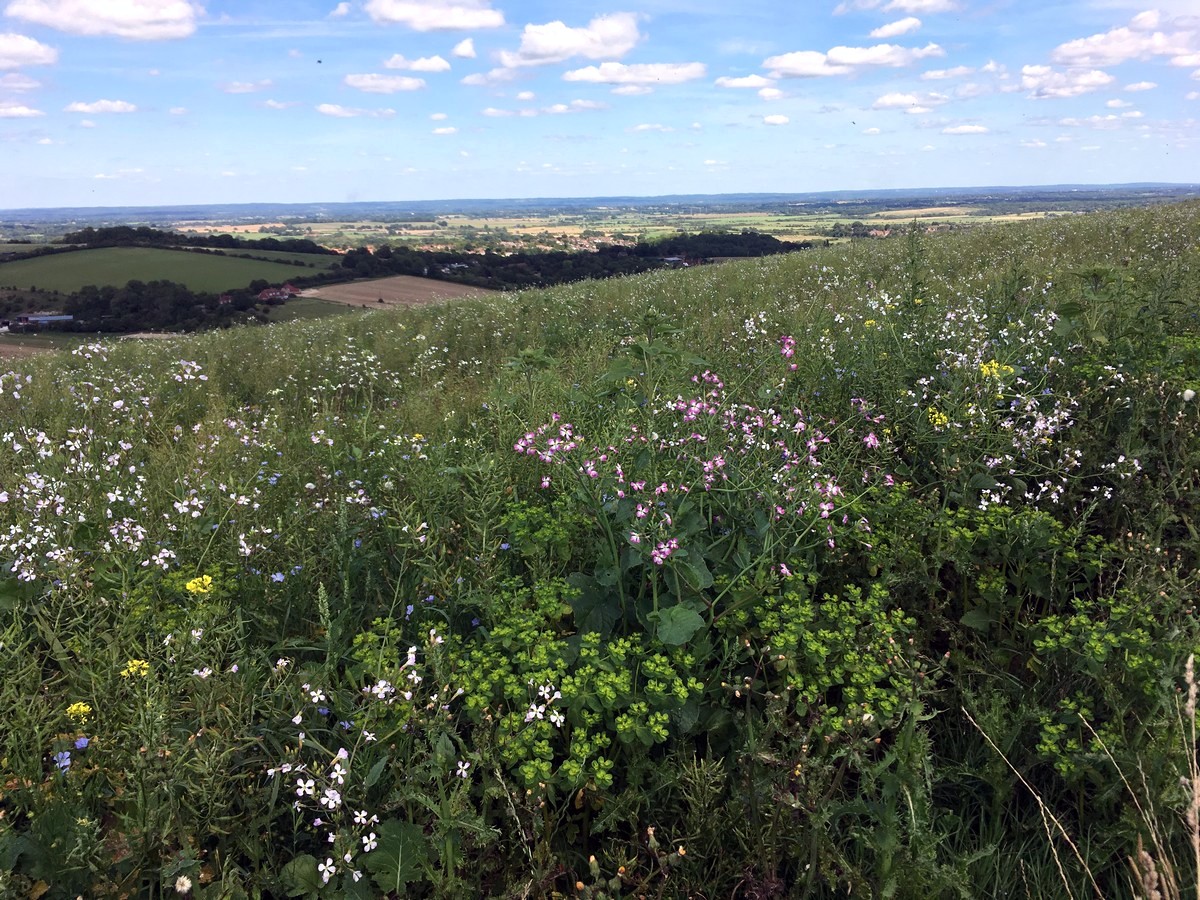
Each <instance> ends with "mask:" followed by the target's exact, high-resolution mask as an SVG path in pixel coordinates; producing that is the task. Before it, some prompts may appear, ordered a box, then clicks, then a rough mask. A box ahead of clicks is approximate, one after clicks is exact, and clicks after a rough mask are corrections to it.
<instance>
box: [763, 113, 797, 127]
mask: <svg viewBox="0 0 1200 900" xmlns="http://www.w3.org/2000/svg"><path fill="white" fill-rule="evenodd" d="M790 121H791V119H789V118H788V117H787V116H778V115H776V116H763V124H764V125H786V124H787V123H788V122H790Z"/></svg>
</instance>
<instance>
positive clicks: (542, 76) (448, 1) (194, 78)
mask: <svg viewBox="0 0 1200 900" xmlns="http://www.w3.org/2000/svg"><path fill="white" fill-rule="evenodd" d="M0 160H2V162H0V208H7V209H12V208H21V207H58V206H135V205H139V206H140V205H175V204H200V203H234V202H247V203H252V202H285V203H286V202H337V201H372V200H430V199H455V198H515V197H600V196H653V195H660V194H679V193H682V194H711V193H742V192H771V193H775V192H807V191H831V190H865V189H880V188H917V187H941V186H945V187H951V186H954V187H969V186H978V185H1035V184H1063V183H1088V184H1107V183H1124V182H1136V181H1163V182H1180V183H1183V182H1189V183H1190V182H1197V181H1200V4H1196V2H1195V0H1160V2H1159V3H1158V5H1156V6H1148V5H1146V4H1145V3H1144V2H1139V0H1063V2H1054V0H830V2H824V0H816V2H811V0H792V2H780V0H629V2H625V0H575V2H572V3H569V4H568V3H563V2H553V3H551V2H548V0H349V2H335V0H287V2H283V0H206V2H204V3H199V2H191V0H0Z"/></svg>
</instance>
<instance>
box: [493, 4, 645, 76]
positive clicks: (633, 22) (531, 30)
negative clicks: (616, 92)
mask: <svg viewBox="0 0 1200 900" xmlns="http://www.w3.org/2000/svg"><path fill="white" fill-rule="evenodd" d="M637 20H638V17H637V16H636V15H635V14H633V13H624V12H622V13H612V14H611V15H607V16H597V17H596V18H594V19H592V21H590V22H589V23H588V24H587V25H586V26H585V27H583V28H571V27H569V26H567V25H565V24H564V23H562V22H558V21H556V22H547V23H546V24H545V25H526V26H525V30H524V31H523V32H522V33H521V46H520V47H519V48H518V49H517V51H516V52H515V53H513V52H510V51H508V50H502V51H501V52H500V63H501V65H504V66H508V67H510V68H514V67H519V66H541V65H546V64H547V63H556V62H562V61H563V60H566V59H570V58H571V57H573V56H582V57H584V58H585V59H609V60H611V59H617V58H619V57H622V56H624V55H625V54H626V53H628V52H629V51H630V50H632V49H633V48H634V47H635V46H636V45H637V42H638V41H639V40H641V34H640V33H639V32H638V26H637Z"/></svg>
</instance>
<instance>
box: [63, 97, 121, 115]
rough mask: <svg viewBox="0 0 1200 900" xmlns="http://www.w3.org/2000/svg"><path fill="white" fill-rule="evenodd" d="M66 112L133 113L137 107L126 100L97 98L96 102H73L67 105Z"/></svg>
mask: <svg viewBox="0 0 1200 900" xmlns="http://www.w3.org/2000/svg"><path fill="white" fill-rule="evenodd" d="M65 111H66V112H76V113H87V114H88V115H95V114H96V113H131V112H137V107H136V106H134V105H133V104H132V103H126V102H125V101H124V100H97V101H96V102H95V103H79V102H76V103H72V104H70V105H69V106H67V107H66V110H65Z"/></svg>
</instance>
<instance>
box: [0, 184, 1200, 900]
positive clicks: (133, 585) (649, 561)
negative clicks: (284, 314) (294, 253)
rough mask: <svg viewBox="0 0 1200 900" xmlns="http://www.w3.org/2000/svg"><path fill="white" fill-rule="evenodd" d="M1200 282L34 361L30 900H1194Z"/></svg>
mask: <svg viewBox="0 0 1200 900" xmlns="http://www.w3.org/2000/svg"><path fill="white" fill-rule="evenodd" d="M1198 238H1200V207H1197V206H1195V205H1182V206H1175V207H1165V208H1158V209H1153V210H1134V211H1125V212H1121V213H1113V214H1105V215H1094V216H1086V217H1075V218H1070V219H1058V220H1051V221H1046V222H1039V223H1026V224H1020V225H1006V226H996V227H985V228H979V229H975V230H972V231H970V232H966V233H962V234H950V235H941V234H939V235H924V234H920V233H917V232H914V233H912V234H911V235H910V236H908V237H907V238H905V237H902V238H900V239H893V240H887V241H872V242H861V243H854V244H850V245H844V246H839V247H833V248H829V249H826V250H819V251H813V252H811V253H805V254H799V255H793V256H788V257H778V258H772V259H768V260H761V261H747V262H738V263H728V264H723V265H719V266H711V267H704V268H699V269H695V270H691V271H686V272H655V273H651V274H649V275H646V276H642V277H638V278H632V279H622V280H611V281H605V282H588V283H581V284H577V285H572V286H569V287H564V288H558V289H554V290H549V291H532V292H525V293H521V294H515V295H498V296H494V297H487V298H481V299H475V300H467V301H461V302H456V303H453V304H447V305H445V306H441V307H429V308H422V309H416V310H410V311H405V312H399V313H393V312H387V313H384V312H376V313H372V314H371V315H363V316H347V317H339V318H338V319H336V320H324V321H320V322H295V323H290V324H286V325H279V326H273V327H270V328H246V329H236V330H231V331H228V332H222V333H218V334H205V335H197V336H194V337H188V338H179V339H175V340H168V341H162V342H155V343H153V344H147V345H136V346H133V345H128V344H120V345H116V344H90V345H86V346H84V347H81V348H79V349H77V350H75V351H73V352H72V353H70V354H63V355H61V356H59V357H56V358H53V359H33V360H27V361H26V360H22V361H21V362H20V364H19V365H18V366H16V367H14V369H13V370H12V371H9V372H7V373H5V374H4V375H3V376H0V415H2V416H3V420H4V422H5V425H4V426H3V434H0V558H2V567H0V571H2V573H3V578H2V580H0V644H2V645H3V656H2V657H0V723H2V724H3V727H2V728H0V892H7V893H12V894H14V895H17V896H22V895H30V896H47V897H58V896H62V897H74V896H77V895H79V894H84V895H88V896H147V897H150V896H161V895H164V894H165V895H172V894H174V895H185V894H190V895H192V896H196V897H241V896H262V897H280V896H319V895H322V894H325V895H328V896H363V897H367V896H381V895H385V896H407V895H410V894H412V895H416V896H426V895H427V896H447V897H449V896H549V895H552V894H556V893H557V894H578V895H581V896H593V897H601V896H604V897H616V896H636V895H646V896H649V895H651V894H653V895H656V896H696V895H702V896H717V895H724V896H729V895H741V896H758V897H771V896H789V895H794V896H834V895H844V894H846V893H850V894H851V895H855V896H881V897H883V896H889V897H914V898H915V897H943V896H944V897H983V896H994V897H1004V896H1034V897H1039V896H1058V895H1062V892H1063V890H1064V888H1065V889H1066V890H1068V891H1069V892H1071V893H1073V894H1074V895H1076V896H1086V895H1088V894H1089V893H1092V894H1096V893H1099V894H1102V895H1103V896H1113V897H1117V896H1150V895H1151V893H1152V889H1151V887H1148V885H1150V884H1151V881H1152V879H1151V876H1150V875H1149V874H1148V873H1149V872H1150V868H1149V866H1150V863H1148V862H1146V861H1145V860H1147V859H1149V860H1152V861H1153V865H1154V866H1155V867H1156V868H1154V871H1155V872H1157V877H1158V878H1159V882H1156V884H1157V883H1161V882H1162V881H1163V880H1164V879H1166V878H1168V877H1169V878H1170V879H1173V881H1172V883H1173V884H1176V885H1179V886H1181V887H1180V891H1190V890H1191V889H1192V887H1191V886H1193V885H1195V884H1196V863H1195V860H1194V858H1193V856H1192V855H1191V853H1190V850H1189V848H1190V847H1191V846H1192V844H1191V843H1190V842H1191V840H1192V837H1191V835H1192V834H1193V833H1194V832H1193V831H1192V830H1190V826H1189V825H1188V824H1187V816H1188V815H1189V812H1188V811H1189V809H1192V805H1193V804H1194V799H1193V798H1194V797H1195V796H1196V793H1195V790H1194V784H1193V782H1187V783H1186V784H1184V783H1181V782H1180V777H1181V776H1182V777H1184V779H1185V780H1186V779H1188V778H1192V779H1193V781H1194V765H1195V763H1194V760H1195V756H1194V746H1195V744H1194V736H1193V735H1191V733H1190V732H1189V731H1188V730H1187V727H1185V726H1186V723H1187V721H1188V719H1187V717H1186V716H1185V717H1183V718H1182V719H1181V718H1180V717H1179V716H1178V715H1177V710H1178V706H1177V703H1176V700H1177V696H1180V695H1179V694H1178V691H1179V690H1183V691H1184V692H1185V693H1186V690H1187V689H1188V688H1187V687H1186V685H1185V686H1184V687H1182V688H1177V685H1178V683H1179V673H1181V672H1182V671H1183V668H1184V661H1185V660H1186V659H1187V658H1188V656H1189V654H1191V653H1193V652H1194V651H1195V649H1196V643H1197V641H1196V636H1197V635H1196V624H1195V613H1194V609H1195V601H1196V577H1195V572H1196V565H1197V559H1196V547H1197V546H1200V543H1198V542H1197V539H1196V538H1197V535H1196V516H1197V501H1198V500H1200V474H1198V473H1200V444H1198V439H1197V434H1198V433H1200V432H1198V429H1197V424H1198V422H1197V409H1198V407H1197V401H1196V400H1195V399H1194V396H1195V395H1194V391H1195V390H1197V389H1198V387H1200V385H1198V381H1200V375H1197V372H1200V365H1198V364H1200V333H1198V328H1197V325H1198V322H1197V318H1196V313H1197V310H1196V298H1197V296H1200V275H1198V274H1197V273H1198V271H1200V266H1198V261H1200V260H1198V251H1197V244H1198ZM972 721H974V722H977V723H978V726H979V727H978V729H976V728H974V727H972V724H971V723H972ZM1181 722H1182V723H1184V724H1183V725H1182V726H1181V724H1180V723H1181ZM985 735H986V737H985ZM997 750H999V751H1001V753H1002V754H1003V759H1005V760H1007V763H1005V762H1004V761H1003V760H1002V759H1001V756H1000V754H998V753H997V752H996V751H997ZM1118 772H1123V773H1126V777H1127V779H1128V780H1129V783H1130V784H1134V785H1135V786H1136V788H1137V790H1136V791H1134V792H1131V791H1130V790H1128V789H1127V786H1126V785H1125V784H1124V783H1123V782H1122V780H1121V776H1120V775H1118ZM1128 773H1138V776H1137V779H1136V782H1135V781H1134V780H1133V779H1129V776H1128ZM1134 794H1136V796H1137V798H1138V803H1140V804H1142V805H1141V806H1140V807H1139V806H1138V804H1135V803H1134V802H1133V800H1132V799H1131V798H1132V797H1133V795H1134ZM1139 809H1140V810H1141V811H1142V812H1139ZM1150 810H1153V811H1154V814H1153V815H1152V816H1149V815H1146V814H1144V813H1146V812H1148V811H1150ZM1047 817H1051V818H1047ZM1192 817H1193V819H1194V812H1193V813H1192ZM1047 822H1051V823H1053V824H1052V826H1051V828H1050V832H1049V834H1047V830H1046V823H1047ZM1064 835H1067V836H1069V837H1070V840H1071V846H1073V847H1074V848H1075V849H1074V850H1073V851H1071V850H1068V852H1065V853H1064V852H1063V848H1064V846H1065V845H1064V844H1063V843H1062V842H1061V838H1062V837H1063V836H1064ZM1139 841H1140V842H1141V843H1139ZM1139 848H1140V849H1139ZM1131 858H1132V859H1134V860H1135V866H1136V869H1131V868H1130V866H1129V862H1128V861H1129V860H1130V859H1131ZM1167 866H1170V868H1169V875H1168V874H1167V872H1168V869H1167ZM1131 872H1136V874H1135V875H1134V876H1133V877H1132V878H1131ZM1155 889H1157V888H1155ZM1164 896H1170V895H1169V894H1164Z"/></svg>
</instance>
